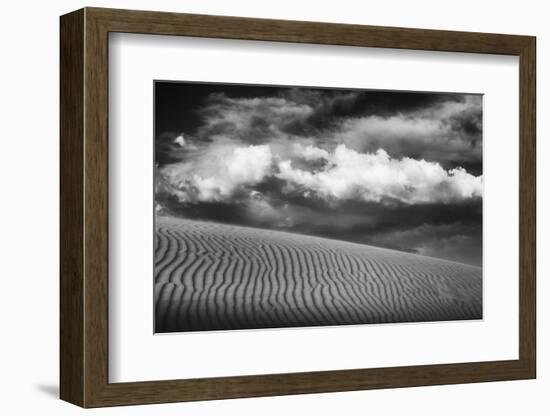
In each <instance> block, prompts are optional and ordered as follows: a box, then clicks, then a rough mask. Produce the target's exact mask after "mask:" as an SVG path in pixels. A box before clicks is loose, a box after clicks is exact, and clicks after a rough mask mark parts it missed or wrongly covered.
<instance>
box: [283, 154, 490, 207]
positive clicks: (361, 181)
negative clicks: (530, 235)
mask: <svg viewBox="0 0 550 416" xmlns="http://www.w3.org/2000/svg"><path fill="white" fill-rule="evenodd" d="M278 168H279V172H278V173H277V177H278V178H279V179H282V180H284V181H286V182H287V183H288V184H289V185H290V186H291V187H293V188H295V189H301V188H303V189H304V190H305V193H306V194H307V193H308V192H314V193H315V194H317V195H318V196H320V197H322V198H326V199H336V200H341V199H360V200H363V201H367V202H384V201H388V200H398V201H401V202H404V203H407V204H417V203H431V202H443V203H446V202H453V201H458V200H462V199H467V198H473V197H480V196H481V195H482V192H483V179H482V177H481V176H479V177H475V176H473V175H470V174H469V173H467V172H466V171H465V170H464V169H461V168H457V169H452V170H449V171H446V170H445V169H443V168H442V167H441V165H440V164H438V163H434V162H427V161H425V160H415V159H410V158H403V159H392V158H390V157H389V156H388V154H387V153H386V152H385V151H384V150H382V149H380V150H378V151H377V152H375V153H359V152H356V151H355V150H352V149H349V148H348V147H346V146H345V145H339V146H337V147H336V149H335V150H334V152H332V153H330V154H329V156H328V163H327V165H326V166H325V168H324V169H322V170H320V171H316V172H310V171H307V170H302V169H295V168H293V166H292V162H291V161H290V160H284V161H280V162H279V163H278Z"/></svg>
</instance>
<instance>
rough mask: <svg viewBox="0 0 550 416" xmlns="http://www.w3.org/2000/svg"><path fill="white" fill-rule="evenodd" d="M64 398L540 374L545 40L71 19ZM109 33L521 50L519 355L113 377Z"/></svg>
mask: <svg viewBox="0 0 550 416" xmlns="http://www.w3.org/2000/svg"><path fill="white" fill-rule="evenodd" d="M60 27H61V45H60V46H61V61H60V64H61V78H60V80H61V92H60V94H61V95H60V99H61V121H60V123H61V178H60V186H61V201H60V204H61V218H60V219H61V243H60V244H61V246H60V252H61V257H60V261H61V268H60V279H61V285H60V296H61V299H60V312H61V313H60V344H61V345H60V361H61V363H60V376H61V382H60V384H61V385H60V396H61V399H63V400H66V401H68V402H71V403H74V404H76V405H79V406H82V407H101V406H115V405H132V404H146V403H163V402H179V401H191V400H212V399H225V398H238V397H257V396H270V395H286V394H303V393H320V392H337V391H350V390H363V389H380V388H396V387H410V386H425V385H439V384H454V383H474V382H487V381H499V380H519V379H530V378H535V375H536V333H535V311H536V306H535V252H536V238H535V232H536V227H535V224H536V211H535V209H536V195H535V184H536V183H535V171H536V170H535V155H536V153H535V124H536V122H535V121H536V120H535V106H536V97H535V91H536V90H535V50H536V47H535V38H534V37H530V36H517V35H500V34H486V33H467V32H452V31H438V30H421V29H403V28H390V27H376V26H361V25H344V24H329V23H313V22H296V21H283V20H264V19H252V18H239V17H225V16H206V15H190V14H177V13H163V12H147V11H129V10H113V9H100V8H85V9H81V10H78V11H75V12H72V13H69V14H67V15H64V16H62V17H61V26H60ZM110 32H126V33H141V34H154V35H174V36H192V37H206V38H224V39H245V40H261V41H277V42H298V43H311V44H331V45H347V46H369V47H380V48H397V49H418V50H430V51H448V52H468V53H483V54H503V55H515V56H518V57H519V66H520V80H519V86H520V92H519V97H520V99H519V103H520V106H519V109H518V111H519V119H520V132H519V134H520V143H519V151H520V189H519V192H520V224H519V230H520V242H519V243H520V244H519V247H520V268H519V270H518V273H519V312H520V313H519V359H518V360H507V361H491V362H472V363H458V364H438V365H419V366H406V367H390V368H366V369H352V370H339V371H322V372H308V373H288V374H266V375H253V376H238V377H219V378H204V379H182V380H169V381H146V382H132V383H109V379H108V360H109V354H108V287H109V285H108V279H109V277H108V222H109V218H108V153H107V152H108V65H109V62H108V34H109V33H110Z"/></svg>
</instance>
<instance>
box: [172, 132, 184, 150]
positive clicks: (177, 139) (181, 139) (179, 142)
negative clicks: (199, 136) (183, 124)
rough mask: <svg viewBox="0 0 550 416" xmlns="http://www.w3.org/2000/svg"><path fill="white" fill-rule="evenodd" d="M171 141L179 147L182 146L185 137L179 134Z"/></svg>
mask: <svg viewBox="0 0 550 416" xmlns="http://www.w3.org/2000/svg"><path fill="white" fill-rule="evenodd" d="M173 142H174V143H176V144H177V145H178V146H179V147H184V146H185V138H184V137H183V134H180V135H179V136H178V137H176V138H175V139H174V140H173Z"/></svg>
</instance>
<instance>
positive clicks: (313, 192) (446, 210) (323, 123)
mask: <svg viewBox="0 0 550 416" xmlns="http://www.w3.org/2000/svg"><path fill="white" fill-rule="evenodd" d="M155 93H156V102H155V117H156V118H155V131H156V140H155V159H156V164H157V167H158V171H157V172H158V173H157V179H156V202H157V210H158V211H159V212H164V213H168V214H171V215H178V216H185V217H188V218H197V219H206V220H213V221H221V222H226V223H233V224H240V225H247V226H255V227H263V228H274V229H280V230H286V231H291V232H298V233H304V234H313V235H318V236H324V237H329V238H337V239H344V240H348V241H354V242H358V243H365V244H372V245H378V246H384V247H388V248H395V249H399V250H405V251H411V252H417V253H419V254H424V255H430V256H435V257H441V258H448V259H454V260H457V261H461V262H467V263H471V264H480V262H481V193H482V186H483V181H482V177H481V170H482V168H481V166H482V161H481V136H482V118H481V104H482V103H481V96H477V95H464V94H432V93H404V92H387V91H360V90H328V89H313V88H283V87H261V86H252V87H247V86H242V85H238V86H231V85H216V84H204V85H202V84H186V83H168V82H167V83H161V82H157V83H156V85H155Z"/></svg>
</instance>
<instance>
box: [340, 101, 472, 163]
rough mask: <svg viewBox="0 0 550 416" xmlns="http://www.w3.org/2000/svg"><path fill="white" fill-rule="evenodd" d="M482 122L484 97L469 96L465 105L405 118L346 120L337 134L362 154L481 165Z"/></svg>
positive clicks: (446, 106)
mask: <svg viewBox="0 0 550 416" xmlns="http://www.w3.org/2000/svg"><path fill="white" fill-rule="evenodd" d="M481 122H482V120H481V96H467V97H466V98H465V99H464V101H462V102H455V101H446V102H442V103H438V104H437V105H436V106H434V107H429V108H424V109H421V110H416V111H413V112H410V113H405V114H403V113H398V114H394V115H390V116H381V115H376V114H375V115H369V116H364V117H350V118H344V119H342V121H341V123H340V125H339V126H338V128H337V129H336V130H335V131H334V133H333V134H334V136H335V139H336V140H340V141H341V142H343V143H345V144H346V145H347V146H348V147H350V148H352V149H354V150H357V151H361V152H365V151H366V152H372V151H376V150H377V149H379V148H383V149H384V150H386V151H387V152H388V153H389V154H390V155H391V156H392V157H397V158H400V157H404V156H407V157H413V158H421V159H426V160H431V161H437V162H439V163H447V162H450V163H451V164H452V162H455V165H456V164H457V163H464V162H470V163H473V162H476V163H481V157H482V148H481V146H482V143H481V129H482V126H481Z"/></svg>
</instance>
